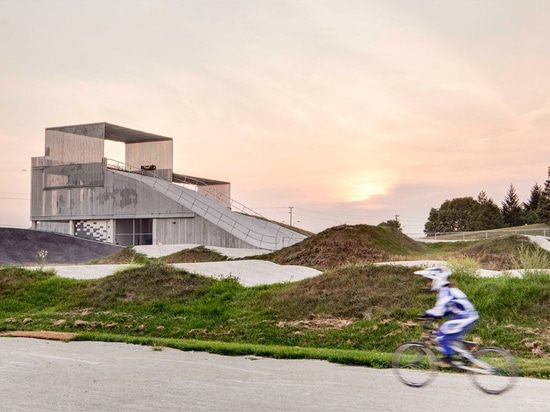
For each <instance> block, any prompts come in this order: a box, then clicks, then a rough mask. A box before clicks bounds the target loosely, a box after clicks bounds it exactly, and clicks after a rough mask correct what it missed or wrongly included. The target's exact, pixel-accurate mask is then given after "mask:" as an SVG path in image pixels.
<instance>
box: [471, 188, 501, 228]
mask: <svg viewBox="0 0 550 412" xmlns="http://www.w3.org/2000/svg"><path fill="white" fill-rule="evenodd" d="M477 202H478V203H479V209H478V213H477V216H476V218H475V229H474V230H491V229H498V228H499V227H502V223H503V222H502V212H501V211H500V208H499V207H498V206H497V205H496V204H495V202H493V199H491V198H489V197H488V196H487V193H485V191H484V190H482V191H481V192H479V195H478V196H477Z"/></svg>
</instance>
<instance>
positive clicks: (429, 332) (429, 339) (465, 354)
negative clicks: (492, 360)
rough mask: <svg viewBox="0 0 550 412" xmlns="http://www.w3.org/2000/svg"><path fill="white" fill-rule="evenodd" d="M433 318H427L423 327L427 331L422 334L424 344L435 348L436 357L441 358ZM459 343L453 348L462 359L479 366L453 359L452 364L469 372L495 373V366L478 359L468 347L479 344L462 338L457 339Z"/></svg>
mask: <svg viewBox="0 0 550 412" xmlns="http://www.w3.org/2000/svg"><path fill="white" fill-rule="evenodd" d="M433 322H434V320H433V319H425V321H424V325H423V328H424V330H425V332H424V333H423V334H422V342H419V343H423V344H424V345H426V346H427V347H429V348H430V349H435V350H434V353H435V355H436V358H438V359H440V358H441V354H440V352H439V350H437V344H436V342H435V338H434V335H435V331H436V329H435V328H434V327H433ZM457 343H458V344H459V345H460V346H461V347H459V346H455V345H453V349H454V350H455V351H456V352H457V353H458V354H459V355H460V357H461V358H462V359H465V360H467V361H468V362H470V363H472V364H475V365H477V366H478V368H472V367H470V366H468V365H466V364H464V363H462V362H459V361H452V362H451V364H452V366H454V367H455V368H457V369H462V370H465V371H468V372H475V373H480V374H484V375H491V374H493V373H494V368H493V367H492V366H490V365H488V364H487V363H485V362H483V361H481V360H479V359H477V358H476V357H475V356H474V355H473V354H472V352H471V350H469V349H467V347H471V348H472V349H473V348H475V347H476V346H477V345H476V344H475V343H473V342H469V341H465V340H460V341H457ZM479 368H481V370H480V369H479Z"/></svg>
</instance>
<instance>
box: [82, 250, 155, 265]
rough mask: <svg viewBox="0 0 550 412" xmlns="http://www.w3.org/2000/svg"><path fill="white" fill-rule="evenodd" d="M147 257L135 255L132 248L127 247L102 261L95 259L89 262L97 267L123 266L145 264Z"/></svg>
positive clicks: (140, 254) (139, 254)
mask: <svg viewBox="0 0 550 412" xmlns="http://www.w3.org/2000/svg"><path fill="white" fill-rule="evenodd" d="M146 261H147V256H146V255H144V254H142V253H137V252H136V251H135V250H134V248H133V247H131V246H129V247H126V248H124V249H122V250H121V251H119V252H116V253H113V254H112V255H109V256H107V257H104V258H103V259H97V260H94V261H93V262H91V263H92V264H97V265H124V264H133V263H137V264H140V263H145V262H146Z"/></svg>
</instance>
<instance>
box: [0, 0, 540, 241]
mask: <svg viewBox="0 0 550 412" xmlns="http://www.w3.org/2000/svg"><path fill="white" fill-rule="evenodd" d="M0 39H1V41H0V56H1V59H2V64H1V65H0V109H1V110H0V139H1V145H2V150H1V151H0V160H1V163H0V164H1V168H2V173H1V174H0V199H1V200H2V206H1V213H0V226H16V227H28V226H29V225H30V218H29V215H30V203H29V200H30V195H29V191H30V170H29V169H30V159H31V157H33V156H42V155H44V129H45V128H47V127H55V126H64V125H72V124H81V123H95V122H103V121H105V122H109V123H113V124H117V125H120V126H125V127H129V128H132V129H138V130H143V131H146V132H151V133H155V134H159V135H164V136H169V137H172V138H173V139H174V152H175V154H174V169H175V171H176V172H178V173H182V174H189V175H193V176H200V177H205V178H212V179H219V180H226V181H230V182H231V183H232V195H233V198H234V199H235V200H236V201H238V202H240V203H242V204H244V205H246V206H247V207H249V208H251V209H253V210H255V211H257V212H258V213H260V214H262V215H264V216H266V217H268V218H272V219H274V220H277V221H284V222H286V223H289V219H290V213H289V212H290V210H292V219H293V223H294V224H296V225H297V226H299V227H302V228H304V229H308V230H311V231H314V232H319V231H321V230H323V229H325V228H328V227H331V226H336V225H339V224H344V223H348V224H357V223H367V224H372V225H376V224H378V223H380V222H382V221H386V220H390V219H395V217H396V216H399V220H400V222H401V224H402V226H403V228H404V231H405V233H408V234H416V235H418V234H420V233H421V232H422V230H423V229H424V224H425V223H426V221H427V218H428V215H429V211H430V209H431V208H432V207H435V208H439V207H440V206H441V204H442V203H443V202H444V201H445V200H447V199H449V200H450V199H453V198H457V197H464V196H472V197H474V198H475V197H477V195H478V194H479V192H480V191H481V190H484V191H485V192H486V193H487V195H488V196H489V197H491V198H492V199H493V200H494V201H495V203H497V204H498V205H500V204H501V202H502V201H503V199H504V197H505V195H506V193H507V191H508V188H509V187H510V184H513V185H514V187H515V188H516V190H517V192H518V195H519V197H520V200H521V201H527V200H528V198H529V193H530V190H531V188H532V186H533V185H534V184H535V183H539V184H541V185H542V184H544V181H545V180H546V178H547V172H548V167H549V166H550V146H549V145H548V144H547V143H548V134H549V131H550V46H549V44H550V1H543V0H540V1H537V0H532V1H519V0H486V1H484V0H448V1H440V0H414V1H410V0H384V1H381V0H377V1H374V0H333V1H325V0H307V1H305V0H304V1H301V0H173V1H169V0H155V1H153V0H150V1H139V0H117V1H111V0H109V1H103V0H93V1H92V0H90V1H85V0H67V1H57V0H48V1H46V0H0ZM109 150H110V152H108V155H111V154H112V156H113V157H115V156H117V155H118V152H117V148H116V147H114V148H110V149H109ZM120 160H123V159H120ZM291 207H292V209H290V208H291Z"/></svg>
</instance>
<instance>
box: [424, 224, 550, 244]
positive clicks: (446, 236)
mask: <svg viewBox="0 0 550 412" xmlns="http://www.w3.org/2000/svg"><path fill="white" fill-rule="evenodd" d="M509 235H527V236H542V237H550V227H541V228H525V229H520V228H513V229H492V230H480V231H476V232H435V233H425V234H423V235H422V237H423V238H425V239H431V240H464V241H466V240H481V239H494V238H499V237H505V236H509ZM419 237H420V236H419Z"/></svg>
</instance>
